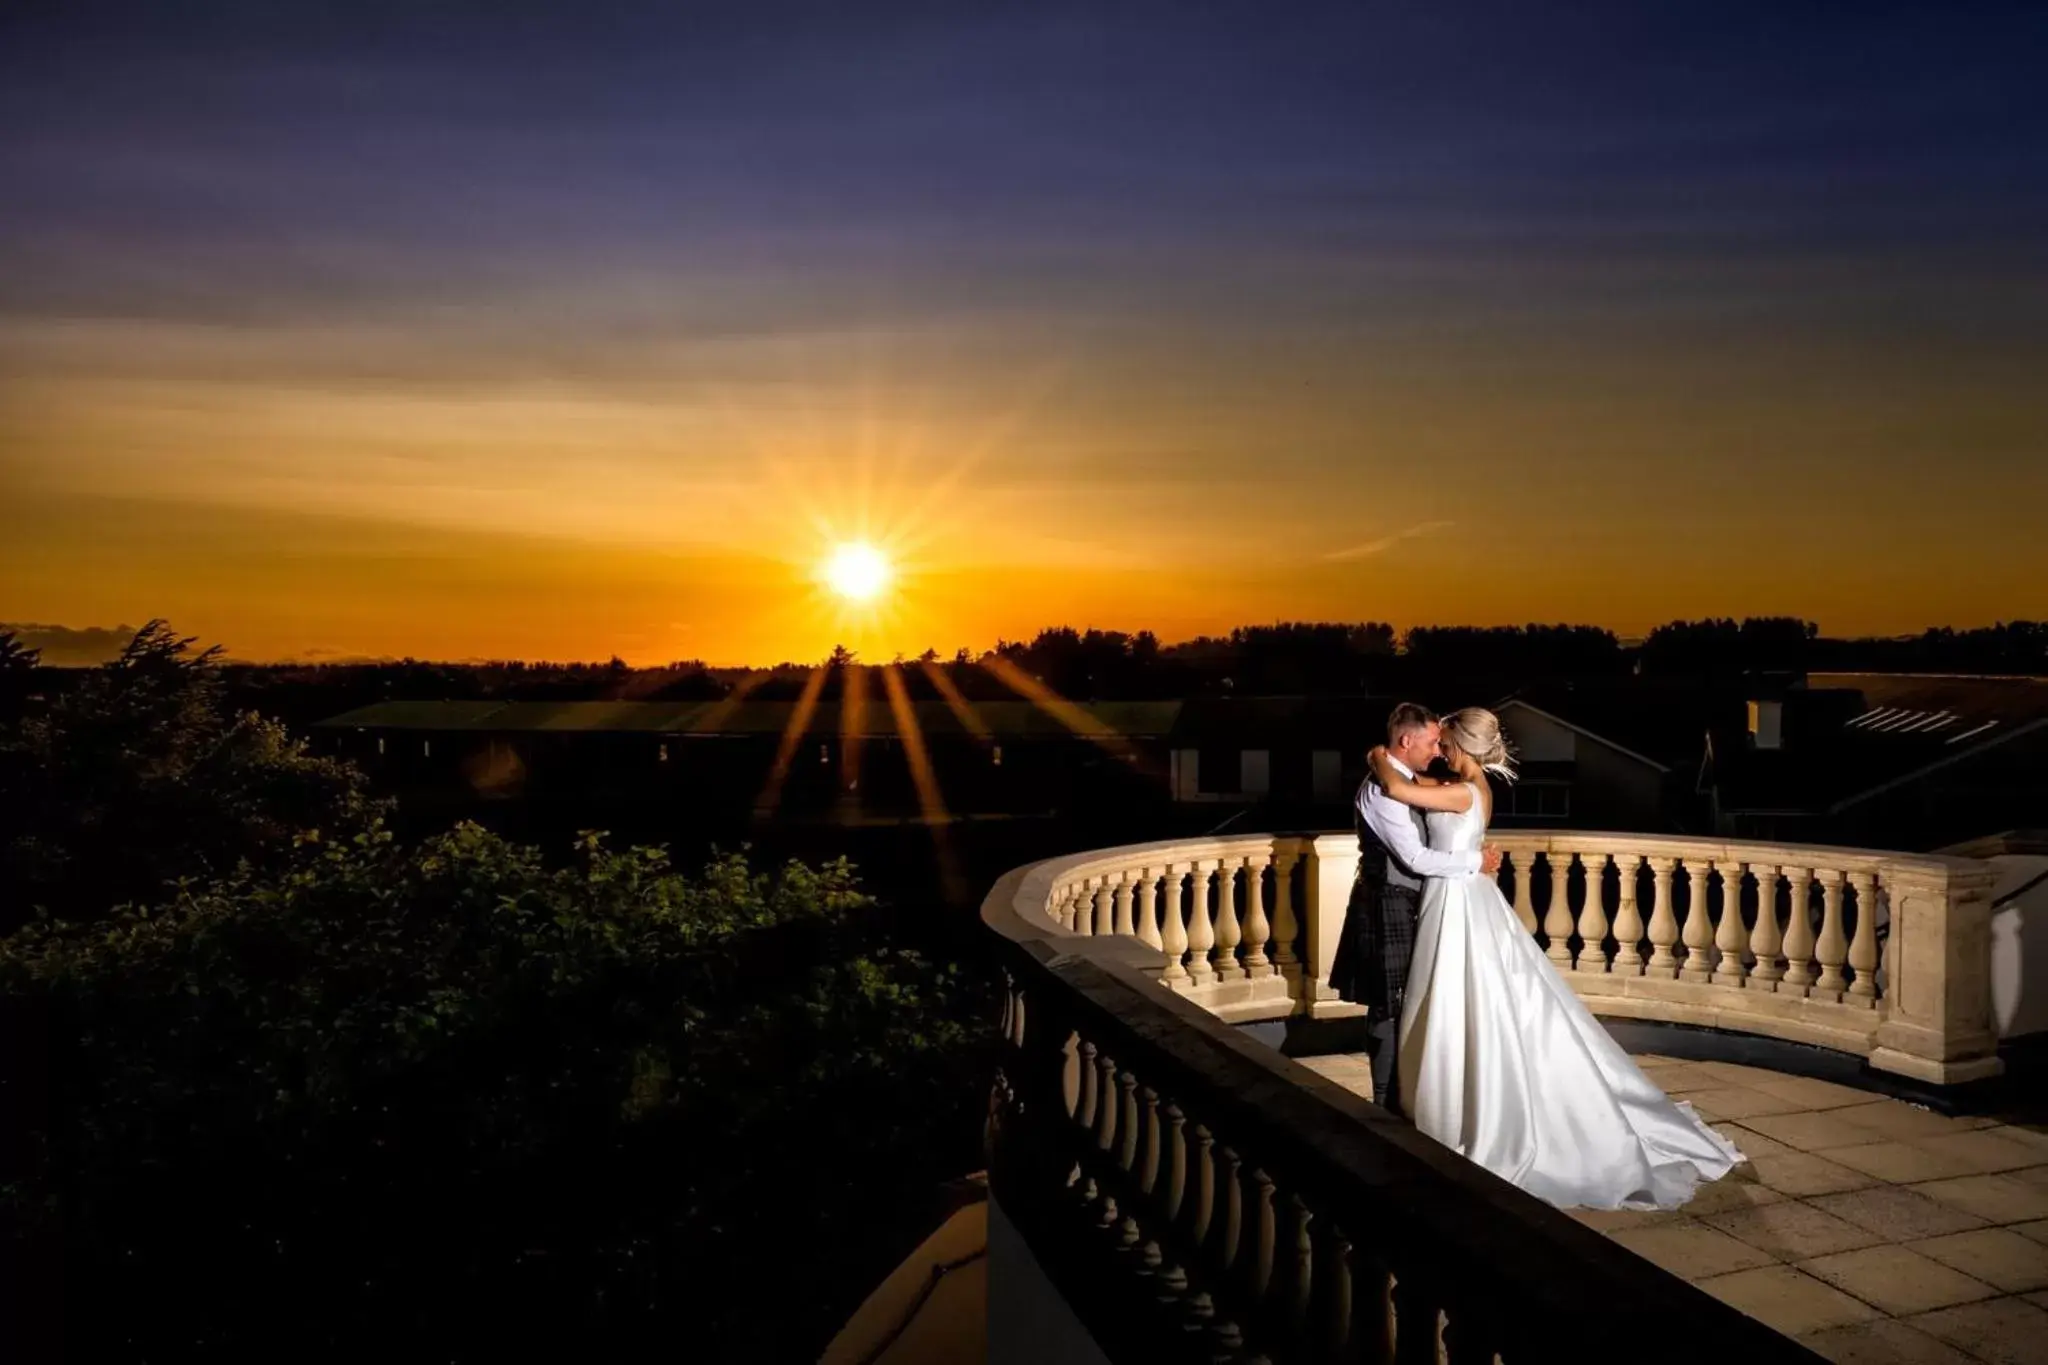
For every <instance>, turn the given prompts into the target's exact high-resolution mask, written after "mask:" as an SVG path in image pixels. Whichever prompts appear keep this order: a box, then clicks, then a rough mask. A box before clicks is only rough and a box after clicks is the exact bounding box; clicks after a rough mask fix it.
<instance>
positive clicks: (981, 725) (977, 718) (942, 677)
mask: <svg viewBox="0 0 2048 1365" xmlns="http://www.w3.org/2000/svg"><path fill="white" fill-rule="evenodd" d="M923 668H924V675H925V677H926V678H928V679H930V680H931V685H932V687H933V689H934V690H935V691H937V692H938V694H939V697H940V699H941V700H942V701H944V702H945V703H946V706H947V709H949V710H950V711H952V713H953V717H954V719H956V720H958V721H959V722H960V725H961V727H962V728H963V729H965V730H966V731H967V733H969V734H971V735H973V736H974V737H975V738H976V739H979V740H982V741H983V742H988V741H991V740H993V739H994V738H995V736H994V735H992V734H990V733H989V728H988V724H987V722H985V721H983V720H982V718H981V713H980V712H979V711H976V710H975V709H974V703H973V702H971V701H969V700H967V698H966V696H965V695H964V694H963V693H962V692H961V691H960V686H959V684H957V683H955V682H954V681H953V680H952V679H951V678H949V677H947V676H946V670H945V669H943V668H941V667H940V666H939V665H938V664H936V663H929V662H928V663H925V664H924V665H923Z"/></svg>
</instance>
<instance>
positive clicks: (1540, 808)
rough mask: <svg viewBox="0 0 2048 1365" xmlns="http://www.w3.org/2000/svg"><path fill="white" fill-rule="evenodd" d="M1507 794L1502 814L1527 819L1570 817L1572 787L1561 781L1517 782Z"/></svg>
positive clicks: (1561, 818)
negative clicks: (1505, 808) (1505, 807)
mask: <svg viewBox="0 0 2048 1365" xmlns="http://www.w3.org/2000/svg"><path fill="white" fill-rule="evenodd" d="M1507 795H1508V800H1507V810H1506V811H1505V812H1503V813H1504V814H1507V815H1514V816H1520V817H1521V818H1523V819H1529V820H1566V819H1570V818H1571V813H1572V789H1571V788H1570V787H1569V786H1567V785H1565V784H1564V783H1562V782H1517V783H1515V784H1514V785H1513V786H1512V787H1509V788H1508V792H1507Z"/></svg>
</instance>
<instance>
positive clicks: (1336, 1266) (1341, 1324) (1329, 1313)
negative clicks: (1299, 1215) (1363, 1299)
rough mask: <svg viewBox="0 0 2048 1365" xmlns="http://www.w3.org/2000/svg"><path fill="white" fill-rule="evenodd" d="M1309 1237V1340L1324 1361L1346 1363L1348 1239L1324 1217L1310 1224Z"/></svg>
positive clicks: (1349, 1353) (1349, 1328)
mask: <svg viewBox="0 0 2048 1365" xmlns="http://www.w3.org/2000/svg"><path fill="white" fill-rule="evenodd" d="M1310 1234H1311V1236H1312V1237H1313V1238H1314V1239H1315V1247H1314V1250H1313V1251H1311V1252H1310V1257H1311V1259H1310V1261H1309V1271H1310V1274H1311V1284H1312V1285H1313V1287H1314V1293H1313V1295H1312V1298H1311V1303H1310V1306H1311V1308H1312V1310H1313V1311H1314V1316H1315V1321H1314V1322H1313V1323H1312V1324H1311V1329H1312V1330H1311V1334H1310V1341H1311V1344H1312V1345H1313V1346H1316V1347H1319V1348H1320V1349H1321V1351H1322V1355H1323V1358H1324V1359H1325V1360H1348V1359H1350V1358H1351V1356H1352V1351H1351V1343H1352V1341H1353V1340H1354V1339H1355V1337H1356V1333H1355V1331H1354V1329H1353V1326H1352V1322H1351V1312H1352V1299H1351V1274H1352V1265H1351V1239H1350V1238H1349V1237H1346V1236H1345V1235H1344V1231H1343V1229H1342V1228H1339V1227H1336V1226H1334V1225H1332V1224H1331V1223H1330V1221H1329V1220H1328V1219H1327V1218H1322V1219H1318V1220H1316V1221H1315V1222H1314V1223H1313V1224H1311V1225H1310Z"/></svg>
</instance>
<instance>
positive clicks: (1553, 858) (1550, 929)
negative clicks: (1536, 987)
mask: <svg viewBox="0 0 2048 1365" xmlns="http://www.w3.org/2000/svg"><path fill="white" fill-rule="evenodd" d="M1543 864H1544V867H1545V868H1546V869H1547V870H1548V871H1549V873H1550V908H1549V909H1547V910H1545V911H1544V912H1543V935H1544V937H1545V938H1547V939H1549V940H1550V942H1549V944H1548V945H1546V946H1545V947H1544V950H1543V951H1544V952H1545V953H1547V954H1548V955H1549V957H1550V960H1551V961H1552V962H1555V963H1556V964H1557V969H1558V970H1559V971H1561V972H1568V971H1570V970H1571V969H1572V943H1571V938H1572V907H1571V903H1570V902H1571V897H1570V896H1568V895H1566V894H1565V887H1566V886H1567V885H1568V884H1569V882H1570V880H1571V868H1572V855H1571V850H1569V849H1559V848H1555V847H1553V848H1552V849H1551V850H1550V852H1548V853H1546V854H1544V855H1543Z"/></svg>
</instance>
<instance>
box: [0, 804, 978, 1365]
mask: <svg viewBox="0 0 2048 1365" xmlns="http://www.w3.org/2000/svg"><path fill="white" fill-rule="evenodd" d="M873 911H874V906H873V903H872V901H871V900H870V899H869V898H868V897H867V896H866V895H865V894H864V893H863V892H862V891H861V890H860V888H859V886H858V884H857V882H856V880H855V878H854V874H853V871H852V869H851V868H850V867H848V866H847V865H845V864H844V863H831V864H827V865H824V866H822V867H808V866H805V865H802V864H797V863H791V864H788V865H787V866H785V867H783V868H781V869H780V870H779V871H777V872H776V873H774V874H773V875H768V874H764V873H759V872H756V871H754V870H753V869H751V868H750V866H749V865H748V863H747V861H746V860H745V858H744V857H743V856H738V855H726V856H720V857H715V858H714V859H713V860H712V861H711V862H710V863H709V864H708V865H707V866H706V867H705V868H704V869H703V871H702V873H701V874H699V875H697V876H685V875H682V874H679V873H677V872H676V871H674V870H673V869H672V868H671V867H670V866H669V864H668V861H667V857H666V855H665V854H664V853H663V852H662V851H661V850H658V849H647V848H636V849H630V850H625V851H614V850H612V849H610V848H608V847H607V846H606V845H605V843H604V842H603V840H602V838H601V837H600V836H596V835H589V836H585V837H584V838H583V839H582V840H581V841H580V843H579V845H578V846H577V848H576V850H575V856H574V857H573V858H572V859H571V860H570V861H569V863H568V864H567V865H565V866H559V867H552V868H551V867H549V866H547V865H546V864H545V863H544V862H543V860H542V858H541V856H540V854H539V853H538V851H537V850H535V849H532V848H529V847H524V846H520V845H515V844H510V843H507V842H505V841H504V840H502V839H500V838H498V837H497V836H495V835H492V834H489V833H487V832H486V831H484V830H482V829H480V828H478V827H475V826H468V825H466V826H460V827H457V828H456V829H455V830H453V831H452V832H450V833H448V834H446V835H443V836H441V837H438V838H434V839H429V840H427V841H426V842H425V843H423V844H420V845H418V846H414V847H406V846H403V845H400V844H399V843H397V842H395V841H393V840H392V839H391V838H390V837H389V836H388V835H387V834H386V833H385V832H384V831H382V830H381V829H379V828H372V829H369V830H366V831H364V832H361V833H358V834H356V835H355V836H353V837H352V838H349V839H347V840H343V841H338V842H337V841H330V840H328V839H326V838H324V837H321V838H312V837H308V838H305V839H303V840H301V841H300V842H299V843H298V845H297V846H296V847H295V848H294V849H293V850H292V853H291V855H290V856H289V857H288V858H287V859H285V860H282V861H281V862H279V863H277V864H275V865H272V866H269V867H264V868H258V867H255V866H253V865H247V864H245V865H244V866H242V867H241V868H239V869H237V870H236V871H234V872H232V873H230V874H229V875H227V876H225V877H222V878H219V879H217V880H215V881H212V882H210V883H207V884H205V885H188V886H186V887H184V888H182V889H181V890H180V891H179V892H178V893H177V894H176V895H174V896H173V897H171V898H170V899H168V900H166V901H164V902H162V903H160V904H158V905H156V906H153V907H123V908H121V909H119V910H118V911H116V912H114V913H113V914H112V915H110V916H109V917H107V918H106V919H104V920H103V921H101V922H99V923H95V924H57V923H43V924H38V925H33V926H30V927H29V928H27V929H25V930H23V931H22V932H20V933H19V934H17V935H15V936H14V937H13V938H12V939H11V940H9V941H7V942H6V943H4V944H0V1002H4V1003H5V1004H6V1005H7V1006H8V1007H9V1014H8V1021H9V1023H10V1026H11V1031H10V1038H11V1039H12V1040H13V1041H15V1042H16V1043H21V1042H22V1041H23V1040H24V1039H25V1038H27V1037H30V1036H38V1037H39V1038H40V1040H41V1042H42V1044H43V1046H42V1047H41V1048H23V1047H14V1048H10V1049H6V1050H5V1051H6V1053H7V1057H6V1058H5V1059H0V1066H4V1067H8V1068H18V1067H21V1066H26V1065H30V1064H32V1063H31V1061H30V1059H31V1058H34V1057H37V1056H42V1057H46V1058H47V1066H48V1068H49V1074H50V1075H51V1076H53V1077H56V1076H61V1077H62V1078H63V1085H62V1086H61V1087H60V1088H53V1089H52V1090H51V1092H50V1098H49V1105H48V1110H47V1113H46V1115H45V1117H44V1119H43V1120H42V1121H41V1123H40V1124H39V1125H38V1131H37V1132H35V1133H34V1134H33V1135H32V1137H33V1139H34V1141H33V1142H32V1143H31V1144H30V1147H31V1149H32V1150H37V1149H39V1150H42V1151H45V1152H47V1154H48V1157H47V1160H46V1161H45V1162H43V1163H42V1164H41V1165H40V1166H39V1167H37V1168H35V1169H32V1170H30V1171H28V1172H8V1173H6V1174H5V1176H4V1177H0V1179H6V1180H8V1181H10V1182H11V1183H8V1184H6V1185H4V1186H0V1189H5V1190H7V1191H9V1192H11V1193H12V1195H13V1196H14V1200H13V1205H14V1206H13V1208H12V1209H11V1212H12V1213H13V1214H14V1216H15V1217H16V1218H17V1219H21V1220H24V1221H25V1222H27V1223H28V1225H29V1227H30V1230H31V1232H32V1234H33V1241H32V1246H33V1247H35V1248H40V1250H39V1251H37V1252H36V1254H35V1255H32V1256H30V1257H28V1258H27V1260H28V1263H29V1264H30V1265H31V1266H44V1267H49V1266H54V1265H56V1264H58V1263H60V1261H62V1262H64V1263H66V1264H65V1275H66V1277H67V1279H68V1280H69V1281H70V1282H71V1283H73V1284H83V1283H89V1284H91V1286H92V1295H91V1298H92V1302H93V1304H94V1306H95V1307H94V1313H93V1315H92V1317H91V1319H90V1320H86V1319H83V1318H80V1319H77V1320H74V1321H73V1322H71V1323H70V1324H69V1325H68V1326H69V1331H70V1339H69V1340H68V1341H67V1346H68V1347H69V1348H70V1350H71V1352H72V1353H73V1354H76V1355H78V1356H79V1357H80V1358H92V1359H112V1358H129V1359H144V1358H148V1359H160V1358H189V1357H192V1356H211V1357H215V1358H236V1357H240V1356H244V1355H252V1354H254V1353H256V1352H257V1351H258V1350H262V1351H263V1352H265V1353H269V1352H270V1351H271V1350H273V1349H274V1345H275V1342H276V1340H278V1339H279V1337H278V1336H277V1335H276V1334H277V1333H278V1332H280V1331H288V1332H289V1333H290V1335H291V1339H292V1340H294V1341H295V1342H297V1343H298V1345H297V1347H295V1352H294V1353H295V1354H301V1355H306V1356H310V1357H322V1358H343V1359H349V1358H361V1357H363V1356H364V1355H366V1354H370V1353H374V1351H376V1350H379V1349H382V1346H383V1345H388V1343H389V1342H390V1341H392V1340H399V1339H402V1340H405V1341H406V1342H407V1350H408V1353H411V1354H419V1355H422V1356H435V1357H437V1358H447V1359H463V1360H478V1359H488V1358H491V1357H493V1356H496V1355H500V1354H503V1353H504V1352H505V1351H506V1350H507V1349H508V1348H513V1347H521V1346H524V1347H527V1348H531V1347H533V1346H535V1345H537V1344H548V1345H552V1346H555V1347H570V1348H573V1350H574V1352H575V1355H576V1357H577V1358H580V1359H619V1358H624V1357H626V1356H629V1355H637V1354H641V1353H642V1352H643V1351H645V1350H646V1349H647V1348H648V1347H650V1346H653V1345H655V1344H657V1343H662V1342H666V1343H667V1344H669V1345H671V1346H672V1345H673V1343H674V1342H675V1341H677V1340H685V1339H686V1340H688V1341H689V1342H690V1344H691V1348H690V1353H691V1354H693V1355H695V1356H697V1357H699V1358H703V1359H738V1358H747V1359H784V1358H797V1357H799V1356H803V1357H805V1358H815V1357H816V1354H817V1348H818V1346H819V1345H820V1344H821V1337H822V1334H824V1333H828V1332H829V1331H830V1330H831V1327H832V1326H833V1325H834V1324H835V1323H836V1322H837V1321H841V1320H843V1319H844V1316H845V1314H846V1313H847V1312H849V1311H850V1310H851V1308H852V1306H853V1304H854V1303H855V1302H857V1301H858V1298H859V1297H860V1296H861V1295H862V1294H864V1293H865V1292H866V1290H867V1288H868V1287H869V1286H871V1285H872V1284H873V1283H874V1282H875V1280H876V1279H877V1278H879V1276H880V1274H881V1273H882V1272H883V1271H884V1270H886V1268H887V1266H886V1265H875V1264H871V1263H869V1264H858V1265H850V1264H849V1262H848V1258H849V1257H850V1256H852V1255H853V1254H854V1249H855V1248H859V1247H869V1248H872V1247H874V1245H875V1239H874V1238H873V1237H872V1236H871V1235H867V1230H868V1229H869V1228H870V1227H871V1226H878V1225H893V1224H892V1222H891V1220H894V1221H895V1222H901V1221H902V1218H903V1214H904V1211H905V1201H904V1193H905V1186H906V1184H908V1183H911V1182H912V1181H916V1182H919V1183H922V1182H923V1181H928V1180H930V1179H931V1178H932V1177H931V1171H932V1169H933V1167H934V1166H940V1167H942V1168H944V1169H949V1170H951V1171H955V1172H957V1171H959V1170H962V1169H971V1164H970V1163H971V1162H972V1161H973V1159H974V1157H973V1153H972V1151H971V1150H970V1148H971V1143H970V1142H969V1141H961V1140H959V1139H960V1136H961V1135H965V1134H971V1133H972V1132H973V1131H974V1129H975V1120H974V1111H975V1108H976V1106H977V1104H978V1103H979V1098H978V1096H979V1093H980V1092H981V1091H982V1086H981V1084H980V1077H979V1068H980V1067H981V1065H982V1064H983V1059H982V1058H981V1057H980V1056H979V1055H978V1054H976V1053H975V1052H974V1051H973V1049H972V1048H971V1047H969V1046H968V1043H969V1042H970V1041H971V1035H970V1034H969V1033H968V1031H967V1030H966V1029H964V1028H963V1027H962V1026H961V1025H960V1024H958V1023H954V1022H951V1020H952V1019H953V1018H955V1017H957V1016H958V1015H959V1014H960V1013H961V1011H960V1008H959V1004H960V997H961V994H962V991H963V989H964V987H963V985H962V983H961V982H960V980H959V979H958V978H957V977H955V976H953V975H952V974H951V973H950V972H947V971H943V970H940V969H938V968H935V967H933V966H932V965H931V964H929V963H928V962H926V961H924V960H923V959H921V958H919V957H918V956H917V955H916V954H914V953H909V952H905V951H901V950H900V949H898V948H896V947H895V946H893V945H892V943H891V942H890V941H889V940H888V938H887V936H886V934H884V933H881V932H880V931H878V930H877V928H876V927H875V923H874V920H873ZM968 1003H969V1005H970V1006H972V1005H973V1004H974V1003H975V1002H974V1001H973V999H972V998H971V997H970V998H969V1001H968ZM6 1079H7V1080H8V1081H9V1082H10V1083H11V1084H10V1090H11V1093H13V1094H15V1095H17V1096H19V1095H21V1094H23V1093H24V1091H25V1090H27V1089H30V1088H32V1087H28V1086H24V1085H23V1077H22V1076H21V1075H20V1074H8V1075H7V1076H6ZM941 1148H943V1149H944V1150H943V1151H941V1150H940V1149H941ZM60 1242H61V1245H62V1247H63V1248H64V1249H63V1250H62V1251H61V1252H60V1251H59V1250H58V1246H59V1243H60ZM885 1245H886V1244H885ZM894 1254H897V1255H900V1254H901V1248H900V1247H898V1248H896V1249H895V1250H894ZM769 1276H774V1277H783V1276H787V1277H790V1279H789V1281H788V1282H790V1283H797V1284H801V1285H803V1286H804V1292H803V1293H802V1294H799V1295H795V1296H792V1297H791V1298H790V1299H788V1300H785V1301H784V1302H783V1303H782V1304H781V1306H780V1307H779V1309H778V1311H777V1312H776V1313H774V1314H770V1315H760V1314H758V1313H756V1312H755V1311H753V1307H752V1306H753V1305H754V1304H757V1303H758V1301H759V1295H758V1289H759V1285H760V1283H761V1282H762V1280H763V1278H764V1277H769ZM16 1287H17V1288H18V1289H20V1288H23V1286H21V1285H17V1286H16ZM27 1297H28V1296H27V1295H26V1294H25V1295H24V1300H23V1301H24V1302H26V1301H27ZM49 1297H54V1298H56V1299H58V1300H59V1301H60V1302H61V1296H49Z"/></svg>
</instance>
